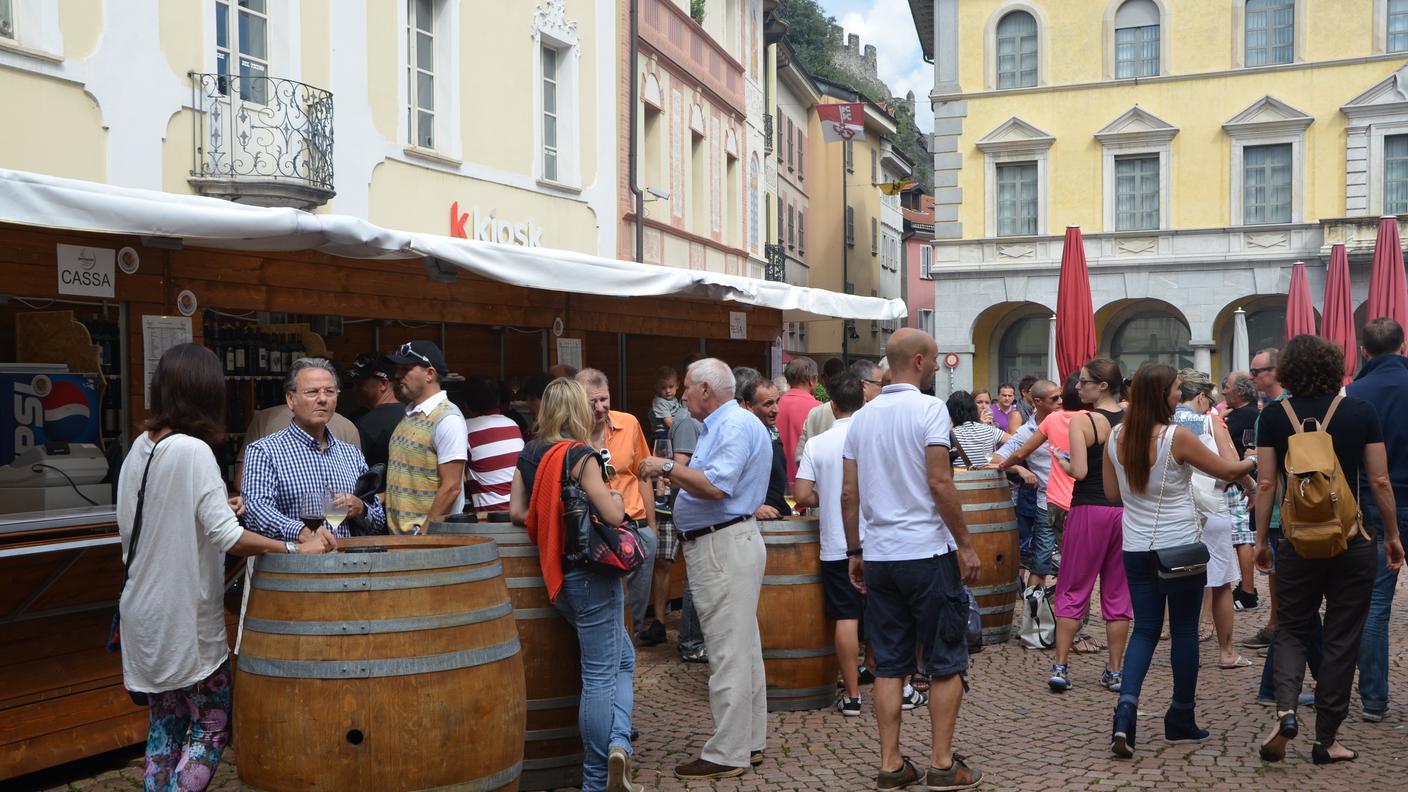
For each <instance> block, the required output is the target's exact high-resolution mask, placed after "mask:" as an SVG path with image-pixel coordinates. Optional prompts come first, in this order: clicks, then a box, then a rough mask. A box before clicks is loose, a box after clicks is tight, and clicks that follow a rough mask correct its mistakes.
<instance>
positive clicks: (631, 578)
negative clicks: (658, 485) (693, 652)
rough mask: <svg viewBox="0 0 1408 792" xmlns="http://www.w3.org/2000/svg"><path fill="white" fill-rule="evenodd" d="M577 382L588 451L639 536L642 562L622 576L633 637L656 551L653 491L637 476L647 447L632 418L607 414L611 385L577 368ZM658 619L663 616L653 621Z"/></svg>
mask: <svg viewBox="0 0 1408 792" xmlns="http://www.w3.org/2000/svg"><path fill="white" fill-rule="evenodd" d="M576 379H577V381H578V382H580V383H582V387H583V388H586V390H587V401H589V402H590V403H591V406H592V439H591V446H592V448H595V449H598V450H600V451H602V457H603V459H605V461H606V477H607V480H608V481H607V484H608V486H610V487H611V489H613V490H616V491H617V492H619V493H621V500H622V501H624V502H625V504H626V519H628V520H630V521H632V522H633V523H635V527H636V530H637V531H638V532H639V533H640V550H641V557H642V563H641V565H640V566H639V567H638V568H637V569H636V570H635V571H634V572H632V573H631V574H629V575H627V576H626V604H627V605H628V606H630V608H631V619H632V621H633V622H634V624H633V625H632V630H631V632H632V633H633V634H634V633H638V632H640V627H641V622H642V621H643V620H644V619H645V607H646V605H648V604H649V603H650V580H651V576H652V574H653V573H654V569H655V550H656V548H657V547H658V546H659V539H658V537H657V536H656V533H655V488H654V485H653V483H652V482H651V481H650V480H649V479H642V478H640V477H639V476H638V475H637V474H636V470H637V469H638V468H639V467H640V463H641V462H642V461H644V460H646V459H648V458H649V457H650V447H649V446H647V445H646V443H645V432H643V431H642V430H641V428H640V421H638V420H636V417H635V416H634V415H631V414H630V413H623V412H617V411H615V410H613V409H611V385H610V383H609V382H608V381H607V379H606V375H605V374H603V373H601V372H600V371H598V370H597V369H593V368H588V369H582V370H581V371H579V372H577V376H576ZM659 615H663V614H658V615H657V618H658V616H659ZM652 626H653V625H652ZM662 631H663V630H662ZM661 640H664V638H663V636H661ZM656 643H658V641H657V642H656Z"/></svg>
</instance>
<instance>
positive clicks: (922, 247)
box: [900, 187, 934, 335]
mask: <svg viewBox="0 0 1408 792" xmlns="http://www.w3.org/2000/svg"><path fill="white" fill-rule="evenodd" d="M901 202H902V203H901V206H900V212H901V214H903V215H904V286H903V296H904V302H905V305H906V306H908V308H909V318H908V319H906V320H905V326H907V327H917V328H919V329H920V330H923V331H924V332H926V333H928V334H929V335H933V334H934V278H933V275H932V269H933V265H934V248H933V243H934V198H933V196H931V195H926V194H924V188H922V187H915V188H913V189H910V190H906V191H905V192H904V193H903V194H902V198H901Z"/></svg>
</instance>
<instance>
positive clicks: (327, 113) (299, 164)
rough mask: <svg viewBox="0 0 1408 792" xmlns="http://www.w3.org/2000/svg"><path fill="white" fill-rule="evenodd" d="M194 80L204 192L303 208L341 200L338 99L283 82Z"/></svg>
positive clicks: (197, 180)
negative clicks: (336, 173) (336, 178)
mask: <svg viewBox="0 0 1408 792" xmlns="http://www.w3.org/2000/svg"><path fill="white" fill-rule="evenodd" d="M190 77H191V105H192V107H194V108H195V123H194V124H193V127H192V128H193V132H192V136H193V140H192V142H193V158H192V163H191V179H190V181H191V186H192V187H194V188H195V190H196V191H197V192H200V193H202V194H204V195H210V196H215V197H218V198H224V199H227V200H230V201H236V202H238V203H247V204H254V205H256V206H291V207H296V208H299V209H312V208H314V207H317V206H321V205H322V204H325V203H327V202H328V201H329V200H330V199H331V198H332V197H333V196H334V195H335V194H336V192H335V190H334V188H333V123H332V122H333V115H332V109H333V108H332V93H331V92H329V91H325V90H323V89H321V88H315V87H313V86H311V85H307V84H305V83H301V82H297V81H295V80H285V79H280V78H277V77H254V76H247V75H239V74H200V73H196V72H192V73H191V74H190Z"/></svg>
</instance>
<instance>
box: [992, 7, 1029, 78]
mask: <svg viewBox="0 0 1408 792" xmlns="http://www.w3.org/2000/svg"><path fill="white" fill-rule="evenodd" d="M1038 54H1039V53H1038V52H1037V27H1036V17H1033V16H1032V15H1031V14H1028V13H1027V12H1026V11H1013V12H1011V13H1009V14H1007V15H1006V16H1004V17H1003V18H1002V21H1000V22H998V23H997V87H998V88H1000V89H1001V88H1030V87H1032V86H1034V85H1036V77H1037V56H1038Z"/></svg>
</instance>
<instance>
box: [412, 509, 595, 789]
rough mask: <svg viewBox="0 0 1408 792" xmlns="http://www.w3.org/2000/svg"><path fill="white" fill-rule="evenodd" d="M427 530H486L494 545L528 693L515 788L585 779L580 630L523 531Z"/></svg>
mask: <svg viewBox="0 0 1408 792" xmlns="http://www.w3.org/2000/svg"><path fill="white" fill-rule="evenodd" d="M430 534H431V535H432V536H437V535H447V534H454V535H468V536H487V537H489V538H491V539H493V540H494V541H495V542H496V543H498V546H499V557H500V558H501V559H502V563H503V565H504V578H505V582H506V583H507V584H508V596H509V599H510V600H512V602H513V617H514V619H515V620H516V621H517V622H518V640H519V643H521V644H522V645H523V676H524V682H525V684H526V686H527V690H528V693H529V694H530V695H532V696H533V698H531V699H528V724H527V730H526V731H525V732H524V743H523V777H522V778H521V779H520V781H519V784H518V788H519V789H522V790H525V791H528V790H544V789H556V788H558V787H575V786H581V785H582V738H581V734H580V732H579V731H578V728H577V706H578V702H579V701H580V700H581V696H582V674H581V667H580V662H579V660H580V657H581V653H580V652H579V651H578V648H577V631H576V630H575V629H573V627H572V625H571V624H569V623H568V622H567V620H566V619H564V618H563V617H562V614H560V613H559V612H558V611H557V609H556V608H554V607H553V605H552V602H551V601H550V600H549V599H548V592H547V589H546V588H545V587H544V584H543V572H542V567H541V566H540V565H539V562H538V548H537V547H536V546H535V545H534V544H533V542H532V540H530V539H529V538H528V531H526V530H525V529H523V528H520V527H518V526H516V525H511V524H509V523H503V522H479V523H465V522H452V521H446V522H433V523H431V524H430Z"/></svg>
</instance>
